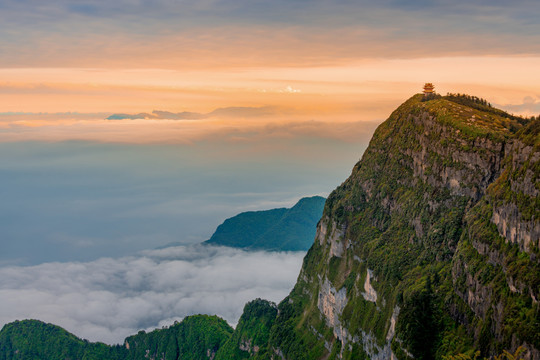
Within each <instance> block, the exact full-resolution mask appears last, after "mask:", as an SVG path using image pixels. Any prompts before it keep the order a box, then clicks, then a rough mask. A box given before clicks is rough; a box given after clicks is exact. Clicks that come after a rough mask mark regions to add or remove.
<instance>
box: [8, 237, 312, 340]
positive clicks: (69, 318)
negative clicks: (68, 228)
mask: <svg viewBox="0 0 540 360" xmlns="http://www.w3.org/2000/svg"><path fill="white" fill-rule="evenodd" d="M304 255H305V253H304V252H264V251H257V252H247V251H243V250H238V249H233V248H228V247H216V246H208V245H189V246H176V247H169V248H163V249H157V250H147V251H143V252H140V253H139V254H137V255H135V256H127V257H120V258H100V259H97V260H94V261H89V262H51V263H43V264H40V265H36V266H26V267H25V266H5V267H2V268H0V299H1V302H2V306H1V307H0V327H1V326H2V325H4V324H6V323H9V322H11V321H14V320H22V319H39V320H42V321H45V322H51V323H54V324H57V325H60V326H62V327H64V328H65V329H66V330H68V331H70V332H72V333H74V334H75V335H77V336H79V337H82V338H86V339H88V340H90V341H102V342H105V343H108V344H115V343H122V341H123V339H124V338H125V337H127V336H128V335H132V334H135V333H137V332H138V331H139V330H141V329H145V330H147V331H150V330H152V329H154V328H157V327H162V326H166V325H171V324H172V323H173V322H174V321H176V320H181V319H182V318H183V317H185V316H187V315H192V314H199V313H201V314H216V315H219V316H221V317H223V318H224V319H226V320H227V322H229V324H231V325H232V326H234V325H236V322H237V321H238V319H239V317H240V315H241V314H242V309H243V307H244V305H245V303H246V302H248V301H250V300H253V299H255V298H264V299H267V300H271V301H275V302H279V301H281V300H282V299H283V298H284V297H285V296H286V295H287V294H288V293H289V291H290V290H291V289H292V287H293V285H294V283H295V282H296V278H297V276H298V272H299V270H300V266H301V263H302V258H303V256H304Z"/></svg>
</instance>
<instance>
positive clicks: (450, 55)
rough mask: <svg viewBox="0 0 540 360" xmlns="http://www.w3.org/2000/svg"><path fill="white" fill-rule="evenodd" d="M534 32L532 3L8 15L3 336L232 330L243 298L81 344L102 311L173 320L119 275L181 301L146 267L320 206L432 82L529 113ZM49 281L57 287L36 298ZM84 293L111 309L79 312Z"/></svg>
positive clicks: (124, 7) (388, 2)
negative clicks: (187, 319)
mask: <svg viewBox="0 0 540 360" xmlns="http://www.w3.org/2000/svg"><path fill="white" fill-rule="evenodd" d="M538 19H540V3H539V2H538V1H537V0H516V1H512V2H508V1H502V0H491V1H487V0H478V1H470V0H456V1H443V0H432V1H425V0H416V1H415V0H408V1H402V0H382V1H363V0H361V1H350V0H334V1H330V0H310V1H307V0H287V1H284V0H275V1H262V0H234V1H232V0H200V1H184V0H153V1H143V0H117V1H109V0H107V1H106V0H86V1H79V0H49V1H40V0H0V185H1V186H0V273H1V274H2V276H0V279H4V280H2V281H1V282H0V303H2V304H7V303H9V304H10V305H9V306H8V307H5V306H3V308H4V309H6V310H4V312H3V313H0V324H1V323H2V322H6V321H11V320H12V318H13V316H7V315H6V314H8V313H9V314H17V315H16V316H17V317H20V318H25V317H37V318H39V317H43V318H45V319H47V321H51V322H56V323H61V324H63V325H65V326H68V327H69V328H70V329H72V331H76V334H77V335H80V336H87V337H90V338H91V339H98V338H99V337H98V336H97V335H95V334H98V333H100V332H102V331H103V333H104V334H107V339H104V341H105V340H106V341H109V342H111V341H113V342H114V341H118V339H119V338H121V337H122V336H124V335H125V334H126V333H127V332H128V331H132V330H133V329H136V328H140V327H143V328H151V327H152V326H161V324H164V323H163V322H161V321H162V320H163V321H169V320H170V321H172V320H171V319H173V318H175V317H182V316H184V315H185V314H186V313H188V312H189V311H188V310H190V311H208V312H209V313H220V314H222V315H223V316H225V317H226V318H227V319H228V320H230V321H233V322H234V321H235V320H234V319H235V317H236V316H237V315H238V309H239V308H241V306H242V305H241V304H242V302H244V301H245V299H244V298H242V299H239V298H237V299H236V302H234V301H231V304H233V302H234V305H231V307H230V308H228V309H227V310H223V309H220V308H219V307H218V308H215V311H212V310H210V309H211V306H208V307H205V308H194V307H185V308H182V309H180V308H178V309H177V312H176V313H175V312H159V311H157V313H156V314H154V315H153V316H152V318H151V321H150V320H148V321H147V320H145V319H138V318H137V319H135V320H134V321H133V322H125V321H124V320H122V319H118V321H119V322H118V326H119V327H122V329H121V330H118V329H116V328H115V327H114V326H112V325H111V324H105V323H99V322H97V323H91V324H90V323H89V326H88V327H84V326H81V324H82V323H85V322H87V319H92V318H96V317H99V316H98V314H99V313H100V311H101V310H100V309H103V308H106V307H107V301H112V302H113V303H114V302H115V301H117V300H118V299H120V300H118V301H120V303H122V299H126V298H129V299H139V300H140V301H142V302H143V303H144V304H143V305H144V306H147V305H148V304H154V305H155V306H156V308H159V309H161V307H160V306H165V307H167V306H168V305H167V304H165V305H163V304H161V303H159V301H158V300H157V298H159V296H157V297H156V298H152V297H146V295H145V294H146V292H145V291H146V290H144V291H143V290H141V289H140V288H139V287H137V286H134V287H133V288H130V289H128V290H126V289H124V288H119V290H118V291H119V293H116V292H114V291H113V290H111V289H113V286H115V284H116V283H115V281H117V280H118V278H122V277H125V276H127V275H126V272H127V270H126V266H127V267H129V268H130V269H133V271H139V272H140V273H143V274H149V275H148V276H156V275H155V274H157V273H159V272H160V271H162V270H163V269H164V268H163V266H165V267H166V266H170V267H172V268H174V269H176V270H175V271H176V272H175V274H177V275H176V277H177V278H178V281H177V282H176V286H177V287H178V288H177V289H176V290H170V289H169V287H170V288H172V287H173V282H170V283H168V284H167V286H166V289H165V288H156V289H153V288H150V290H149V291H150V292H152V293H156V294H160V292H162V293H163V294H164V295H167V296H171V297H174V296H177V295H178V294H177V295H174V294H176V291H177V290H178V289H179V288H184V289H185V287H186V286H187V285H186V284H189V281H188V280H189V279H185V278H183V277H182V276H181V274H183V268H182V267H181V266H180V267H176V265H179V263H176V262H174V261H172V260H166V259H165V260H164V259H161V258H160V259H161V260H158V259H157V258H156V256H157V255H155V254H154V253H152V251H157V250H155V249H157V248H160V247H164V246H167V244H172V243H174V244H183V246H187V247H189V246H195V245H193V244H197V243H199V242H201V241H204V240H206V239H208V238H209V237H210V236H211V234H212V233H213V231H214V230H215V228H216V227H217V226H218V225H219V224H220V223H221V222H222V221H223V220H225V219H226V218H227V217H231V216H234V215H236V214H237V213H239V212H241V211H248V210H265V209H270V208H275V207H283V206H292V205H294V203H295V202H296V201H298V200H299V199H300V198H301V197H303V196H312V195H323V196H327V195H328V194H329V193H330V192H331V191H332V190H333V189H334V188H335V187H337V186H338V185H339V184H340V183H341V182H343V181H344V180H345V179H346V178H347V176H348V175H349V174H350V171H351V170H352V168H353V166H354V164H355V163H356V162H357V161H358V160H359V159H360V158H361V156H362V153H363V151H364V150H365V148H366V147H367V146H368V144H369V140H370V138H371V136H372V134H373V132H374V131H375V129H376V127H377V126H378V125H379V124H380V123H381V122H382V121H384V120H385V119H386V118H387V117H388V116H389V115H390V113H391V112H392V111H393V110H394V109H395V108H396V107H398V106H399V105H400V104H401V103H402V102H404V101H405V100H406V99H408V98H409V97H411V96H412V95H414V94H415V93H418V92H420V91H421V89H422V86H423V84H424V83H425V82H432V83H434V84H435V90H436V91H437V92H439V93H441V94H446V93H447V92H452V93H468V94H471V95H475V96H479V97H482V98H485V99H487V100H488V101H489V102H490V103H492V104H493V105H494V106H497V107H500V108H503V109H505V110H507V111H509V112H512V113H514V114H521V115H527V116H529V115H538V114H540V71H538V69H540V21H539V20H538ZM145 251H147V252H148V253H145ZM173 253H174V252H173ZM149 254H150V255H149ZM235 254H236V253H235ZM154 255H155V256H154ZM244 255H245V254H244ZM244 255H238V256H240V257H243V256H244ZM251 255H253V256H255V257H257V256H258V257H263V258H264V256H263V255H261V254H251ZM251 255H249V256H251ZM212 256H214V255H204V256H203V255H197V256H196V257H193V258H192V260H193V261H192V264H191V265H190V266H194V267H197V266H199V265H198V264H201V263H208V264H213V263H214V260H215V259H216V257H215V256H214V257H212ZM216 256H217V255H216ZM231 256H233V257H234V256H237V255H234V254H233V255H231ZM249 256H247V255H246V256H245V258H246V259H248V258H250V257H249ZM280 256H281V257H280ZM288 256H289V255H286V254H282V255H277V258H275V260H276V261H275V262H272V261H270V262H268V263H265V267H264V268H263V269H261V272H262V273H265V274H270V276H272V275H271V274H272V273H273V271H274V269H280V267H281V266H282V263H281V261H286V259H288ZM295 256H296V255H294V256H293V257H295ZM217 258H219V259H223V258H221V257H219V256H217ZM271 258H272V259H274V255H272V256H271ZM111 259H114V260H111ZM200 259H204V260H200ZM246 261H247V262H249V261H248V260H246ZM110 263H117V265H118V267H116V266H112V265H110ZM102 265H103V266H105V269H101V266H102ZM109 265H110V266H109ZM182 266H183V265H182ZM246 266H248V265H246ZM210 267H211V266H210ZM167 269H169V268H167ZM287 269H292V268H287ZM164 271H165V270H164ZM81 272H82V274H92V273H96V274H100V276H101V277H102V278H104V279H110V281H111V282H110V283H107V282H106V281H105V282H103V283H100V284H96V283H92V282H91V281H90V280H89V279H82V278H81V276H82V275H80V274H81ZM43 274H44V275H43ZM178 274H180V275H178ZM256 275H257V276H258V275H259V273H258V272H257V273H256ZM296 275H297V270H294V269H292V270H291V273H290V274H288V275H287V279H294V278H296ZM54 278H59V279H61V280H59V282H57V283H56V284H59V283H60V282H63V283H65V284H67V285H66V289H64V288H63V287H62V286H58V287H55V286H54V284H51V285H50V286H51V289H52V290H51V291H48V290H44V288H43V286H41V285H40V281H43V283H46V284H49V283H50V282H51V281H53V279H54ZM35 279H37V280H35ZM77 279H80V280H81V282H80V287H78V288H77V287H75V288H72V287H71V285H73V284H74V285H73V286H75V285H77V281H76V280H77ZM38 280H39V281H38ZM250 281H252V282H256V281H255V280H253V279H251V280H249V281H248V283H250V284H251V283H252V282H250ZM259 281H262V280H261V279H259ZM291 281H292V280H291ZM14 284H15V285H14ZM17 284H18V285H17ZM70 284H71V285H70ZM281 284H282V285H283V284H285V283H281ZM291 284H292V282H291V283H287V284H285V285H283V286H281V285H280V286H279V290H275V291H276V293H275V294H280V295H279V296H282V294H285V293H286V292H287V291H288V290H287V289H289V287H290V285H291ZM205 286H206V285H205ZM62 289H64V290H65V292H62V291H64V290H62ZM231 289H233V290H230V291H228V292H227V291H225V290H224V291H225V292H226V293H227V294H229V295H227V296H232V297H234V293H235V292H237V291H238V288H235V287H234V286H233V287H231ZM276 289H277V288H276ZM169 290H170V291H169ZM267 290H268V289H267ZM267 290H264V289H261V291H258V292H257V291H255V292H249V296H252V297H265V296H267V294H269V292H268V291H270V290H268V291H267ZM78 291H79V292H78ZM86 291H89V292H90V293H91V292H92V291H96V292H97V293H99V294H102V295H105V297H104V298H105V299H108V300H103V299H100V298H96V300H95V301H96V302H95V304H96V306H95V308H94V307H92V306H90V305H91V304H90V303H89V304H88V306H86V307H85V309H89V310H88V312H84V311H83V310H81V308H82V307H80V306H77V303H78V302H80V301H82V300H81V294H83V293H84V292H86ZM122 291H124V293H121V292H122ZM178 291H180V290H178ZM272 291H273V290H272ZM26 292H27V293H26ZM55 293H58V294H60V295H59V297H58V299H56V298H55V296H54V294H55ZM24 294H27V295H28V294H29V295H31V297H30V298H29V299H28V300H27V301H28V302H27V303H24V304H26V305H24V304H22V303H21V304H19V303H18V302H17V301H16V299H18V298H20V297H22V298H24V296H25V295H24ZM39 294H40V295H39ZM126 294H128V295H126ZM171 294H172V295H171ZM231 294H232V295H231ZM34 295H35V296H34ZM182 296H183V295H178V297H179V298H182ZM268 296H270V295H268ZM276 296H277V295H276ZM279 296H277V297H279ZM141 299H142V300H141ZM144 299H146V300H148V301H149V302H144V301H143V300H144ZM152 299H154V300H152ZM272 299H276V300H277V298H276V297H274V298H272ZM87 300H88V301H91V299H90V298H88V299H87ZM139 300H137V301H139ZM70 301H71V302H70ZM133 301H135V300H133ZM152 301H153V302H152ZM39 304H41V305H42V306H38V305H39ZM59 304H60V305H61V306H60V305H59ZM92 304H94V303H92ZM148 306H149V307H150V308H151V306H150V305H148ZM212 306H216V305H215V304H214V305H212ZM63 308H65V309H70V311H71V312H69V314H68V312H67V311H66V312H64V313H62V312H61V311H60V310H61V309H63ZM127 308H129V306H128V307H127ZM32 309H34V310H32ZM47 309H52V310H51V311H46V310H47ZM59 309H60V310H59ZM135 309H139V308H137V307H135ZM126 311H127V310H126ZM105 314H106V313H105ZM126 314H127V315H126V316H127V317H129V316H131V315H130V313H129V312H126ZM167 319H168V320H167ZM77 324H78V325H77ZM107 326H108V327H107ZM105 328H107V329H108V330H104V329H105ZM92 329H93V330H92ZM94 336H95V337H94Z"/></svg>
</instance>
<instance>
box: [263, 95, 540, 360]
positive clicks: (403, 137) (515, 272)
mask: <svg viewBox="0 0 540 360" xmlns="http://www.w3.org/2000/svg"><path fill="white" fill-rule="evenodd" d="M456 100H462V99H461V98H457V99H456V98H455V97H447V98H444V97H442V98H441V97H438V98H436V99H434V100H430V101H422V97H421V95H417V96H414V97H412V98H411V99H409V100H408V101H406V102H405V103H404V104H403V105H401V106H400V107H399V108H398V109H397V110H396V111H395V112H393V113H392V115H391V116H390V118H389V119H388V120H387V121H385V122H384V123H383V124H381V125H380V126H379V128H378V129H377V130H376V132H375V134H374V136H373V139H372V140H371V142H370V145H369V147H368V149H367V150H366V152H365V153H364V155H363V158H362V160H361V161H360V162H358V164H356V166H355V167H354V169H353V171H352V174H351V176H350V177H349V178H348V179H347V180H346V181H345V182H344V183H343V184H342V185H341V186H339V187H338V188H337V189H336V190H335V191H334V192H332V194H331V195H330V196H329V197H328V200H327V202H326V206H325V210H324V214H323V217H322V219H321V221H320V222H319V224H318V228H317V235H316V238H315V243H314V244H313V246H312V248H311V249H310V250H309V252H308V254H307V256H306V258H305V260H304V264H303V267H302V270H301V273H300V276H299V277H298V282H297V284H296V286H295V288H294V290H293V291H292V292H291V294H290V295H289V296H288V297H287V298H286V299H285V300H284V301H283V302H281V303H280V304H279V316H278V317H277V319H276V323H275V325H274V328H273V332H272V334H271V348H272V351H273V358H275V359H279V358H282V359H328V358H330V359H332V358H336V359H363V358H366V359H396V358H397V359H407V358H413V357H414V358H416V359H431V358H441V357H442V356H443V355H451V354H456V353H462V352H465V353H466V352H469V353H470V352H472V351H473V350H474V349H480V350H481V351H482V353H483V354H484V355H489V354H495V353H498V352H501V351H502V350H503V349H515V348H516V347H518V346H520V345H521V346H523V347H524V348H525V349H526V353H525V355H524V356H525V358H528V359H540V353H539V351H538V349H540V335H539V334H540V324H539V320H538V319H539V305H538V298H539V296H540V294H539V287H540V266H539V263H540V257H539V255H540V252H539V243H538V242H539V238H540V236H539V234H540V232H539V226H540V220H539V215H540V214H539V212H540V206H539V205H540V204H539V196H538V192H539V190H540V185H539V182H538V177H539V174H540V165H539V159H540V149H539V145H540V141H539V127H540V126H539V124H540V121H539V120H535V121H523V120H522V119H518V118H515V117H512V116H510V115H508V114H505V113H504V112H502V111H501V110H497V109H493V108H491V107H489V106H486V105H483V104H475V103H471V104H468V103H467V101H456Z"/></svg>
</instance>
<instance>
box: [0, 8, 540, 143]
mask: <svg viewBox="0 0 540 360" xmlns="http://www.w3.org/2000/svg"><path fill="white" fill-rule="evenodd" d="M0 8H1V11H0V23H2V25H1V28H0V31H1V38H0V46H1V47H0V91H1V93H2V94H1V96H0V141H8V142H12V141H24V140H38V141H62V140H79V139H82V140H96V141H100V142H104V141H105V142H108V141H112V142H135V143H137V142H180V143H190V142H193V141H197V140H198V139H202V138H205V136H207V135H208V134H210V133H212V134H216V132H217V133H219V131H227V129H230V128H235V129H239V130H240V131H246V132H251V131H257V132H267V129H268V128H269V127H270V128H271V129H275V126H278V127H281V129H283V132H284V133H287V132H288V131H290V129H293V128H295V129H298V128H299V127H300V128H302V129H305V128H306V127H307V128H309V131H310V132H319V133H321V134H322V136H330V137H333V138H339V139H342V140H345V141H347V140H350V137H354V136H355V133H354V132H351V131H349V130H350V128H351V126H352V127H354V128H356V129H357V128H359V127H362V123H363V122H381V121H383V120H384V119H385V118H386V117H387V116H388V115H389V113H390V112H391V111H392V110H393V109H394V108H395V107H397V106H398V105H399V104H400V103H401V102H403V101H404V100H405V99H407V98H408V97H410V96H411V95H413V94H414V93H417V92H420V91H421V87H422V85H423V83H424V82H428V81H429V82H433V83H434V84H435V86H436V90H437V91H438V92H439V93H442V94H445V93H446V92H461V93H468V94H473V95H476V96H480V97H483V98H486V99H488V101H490V102H491V103H492V104H494V105H496V106H499V107H502V108H504V109H506V110H508V111H510V112H512V113H516V114H524V115H536V114H538V113H540V71H539V69H540V25H539V24H540V23H539V21H538V19H539V18H540V5H539V4H538V2H536V1H515V2H511V3H507V2H503V1H500V2H499V1H489V2H488V1H478V2H474V3H472V4H470V3H469V2H466V1H457V2H451V3H450V2H445V1H408V2H403V1H382V2H363V1H359V2H351V1H334V2H331V1H323V0H316V1H313V2H306V1H273V2H264V1H245V0H238V1H213V0H207V1H198V2H192V3H191V2H187V1H174V0H162V1H151V2H144V1H135V0H121V1H115V2H110V1H101V0H95V1H85V2H82V1H68V0H52V1H48V2H41V1H30V0H28V1H10V0H8V1H2V4H1V5H0ZM223 108H226V109H227V111H217V112H215V113H213V114H211V115H209V116H205V117H204V119H197V118H193V119H187V120H185V119H184V120H178V119H167V117H166V116H165V117H161V118H160V119H149V118H147V119H146V120H145V119H122V120H106V118H107V117H108V116H110V115H111V114H114V113H123V114H138V113H152V111H154V110H158V111H167V112H171V113H178V112H184V111H186V112H194V113H202V114H208V113H211V112H212V111H214V110H216V109H223ZM141 117H143V118H144V116H141ZM370 128H371V127H370ZM286 129H289V130H286ZM306 131H308V130H306ZM285 135H286V134H285Z"/></svg>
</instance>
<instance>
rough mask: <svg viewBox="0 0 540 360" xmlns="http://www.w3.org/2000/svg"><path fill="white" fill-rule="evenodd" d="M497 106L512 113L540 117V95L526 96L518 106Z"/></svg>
mask: <svg viewBox="0 0 540 360" xmlns="http://www.w3.org/2000/svg"><path fill="white" fill-rule="evenodd" d="M495 106H497V107H500V108H502V109H505V110H506V111H509V112H511V113H518V114H524V115H534V116H538V115H540V95H537V96H535V97H532V96H525V97H524V98H523V101H522V102H521V103H518V104H501V105H498V104H496V105H495Z"/></svg>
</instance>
